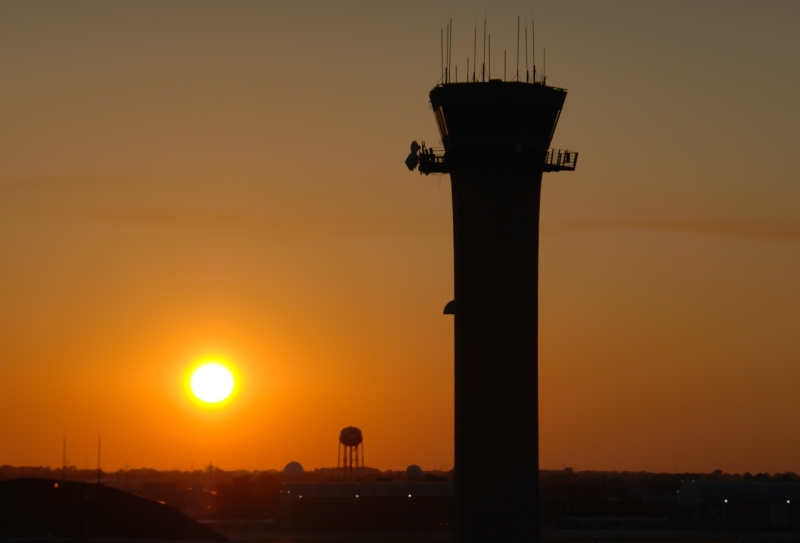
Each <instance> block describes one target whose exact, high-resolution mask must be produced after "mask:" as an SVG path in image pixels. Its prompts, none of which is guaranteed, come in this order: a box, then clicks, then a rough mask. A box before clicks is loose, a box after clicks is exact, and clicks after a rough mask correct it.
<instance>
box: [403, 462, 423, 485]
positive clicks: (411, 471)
mask: <svg viewBox="0 0 800 543" xmlns="http://www.w3.org/2000/svg"><path fill="white" fill-rule="evenodd" d="M406 479H408V480H410V481H413V480H416V479H422V468H421V467H419V466H418V465H416V464H411V465H410V466H408V467H407V468H406Z"/></svg>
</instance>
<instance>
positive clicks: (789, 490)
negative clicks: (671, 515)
mask: <svg viewBox="0 0 800 543" xmlns="http://www.w3.org/2000/svg"><path fill="white" fill-rule="evenodd" d="M677 500H678V514H679V524H680V525H681V526H683V527H685V528H695V529H698V528H699V529H710V530H800V483H782V482H705V481H696V482H685V483H683V484H682V485H681V487H680V489H679V490H678V498H677Z"/></svg>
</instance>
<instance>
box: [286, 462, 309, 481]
mask: <svg viewBox="0 0 800 543" xmlns="http://www.w3.org/2000/svg"><path fill="white" fill-rule="evenodd" d="M305 476H306V470H304V469H303V465H302V464H300V463H299V462H294V461H293V462H289V463H288V464H286V466H284V468H283V479H284V481H302V480H303V478H305Z"/></svg>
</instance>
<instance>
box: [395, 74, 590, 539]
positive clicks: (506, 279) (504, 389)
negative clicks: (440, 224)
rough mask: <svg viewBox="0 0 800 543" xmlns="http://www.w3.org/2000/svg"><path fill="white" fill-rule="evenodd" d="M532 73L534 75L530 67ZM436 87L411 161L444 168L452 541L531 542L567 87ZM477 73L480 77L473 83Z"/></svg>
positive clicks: (564, 164)
mask: <svg viewBox="0 0 800 543" xmlns="http://www.w3.org/2000/svg"><path fill="white" fill-rule="evenodd" d="M534 73H535V71H534ZM471 79H472V80H471V81H470V82H465V83H452V82H450V81H449V78H448V76H447V71H445V76H444V77H443V81H444V82H443V83H442V84H440V85H437V86H436V87H434V88H433V90H431V91H430V103H431V106H432V109H433V112H434V116H435V118H436V123H437V125H438V128H439V134H440V135H441V139H442V143H443V145H444V149H431V148H427V147H426V146H425V144H424V143H423V144H422V145H421V146H420V145H417V144H416V142H415V143H414V144H412V153H411V155H410V156H409V157H408V159H407V160H406V165H407V166H408V167H409V169H413V168H414V167H416V166H417V165H418V166H419V170H420V172H421V173H424V174H426V175H427V174H430V173H442V174H449V175H450V186H451V189H452V205H453V252H454V265H455V270H454V272H455V273H454V279H455V282H454V291H455V298H454V300H453V301H451V302H449V303H448V304H447V305H446V306H445V309H444V312H445V313H446V314H450V315H453V316H454V320H455V323H454V328H455V330H454V331H455V492H456V530H457V539H458V541H459V543H467V542H469V543H487V542H496V541H502V542H503V543H531V542H536V541H538V540H539V523H538V518H539V503H538V502H539V426H538V415H539V413H538V408H539V406H538V353H537V349H538V311H539V302H538V277H539V276H538V272H539V270H538V267H539V199H540V195H541V184H542V174H543V173H544V172H558V171H570V170H574V169H575V165H576V162H577V158H578V155H577V153H574V152H568V151H559V150H555V149H550V148H549V147H550V141H551V139H552V137H553V134H554V133H555V129H556V124H557V123H558V118H559V116H560V114H561V108H562V107H563V105H564V100H565V98H566V95H567V93H566V91H565V90H564V89H560V88H557V87H551V86H548V85H546V83H545V80H544V78H539V79H538V80H537V78H536V76H534V77H533V79H530V78H528V77H525V78H524V79H525V80H519V78H517V80H515V81H501V80H486V79H485V78H474V77H473V78H471ZM481 79H482V80H481Z"/></svg>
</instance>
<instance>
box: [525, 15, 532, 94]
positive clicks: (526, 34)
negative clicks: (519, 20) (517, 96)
mask: <svg viewBox="0 0 800 543" xmlns="http://www.w3.org/2000/svg"><path fill="white" fill-rule="evenodd" d="M525 19H526V20H525V83H530V82H531V72H530V71H529V70H528V21H527V19H528V18H527V17H525Z"/></svg>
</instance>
